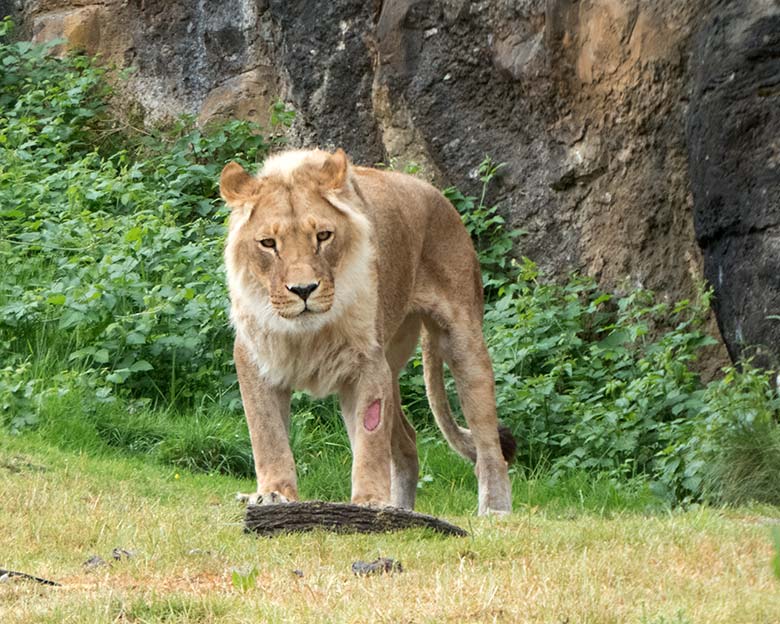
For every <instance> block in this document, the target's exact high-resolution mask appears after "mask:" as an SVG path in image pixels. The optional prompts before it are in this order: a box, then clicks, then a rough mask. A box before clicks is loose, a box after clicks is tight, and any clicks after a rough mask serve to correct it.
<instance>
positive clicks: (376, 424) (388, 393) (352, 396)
mask: <svg viewBox="0 0 780 624" xmlns="http://www.w3.org/2000/svg"><path fill="white" fill-rule="evenodd" d="M340 394H341V406H342V412H343V414H342V415H343V417H344V422H345V424H346V426H347V431H348V432H349V439H350V443H351V446H352V502H353V503H355V504H357V505H383V506H384V505H390V504H391V498H390V462H391V457H392V452H391V436H392V429H393V415H394V412H393V410H394V409H396V407H395V405H394V396H393V387H392V377H391V374H390V369H389V367H388V366H387V362H385V361H384V358H382V359H381V361H379V362H377V363H372V364H369V365H368V366H366V367H365V368H364V369H363V371H362V373H361V376H360V378H359V379H358V380H357V381H355V382H352V383H349V384H347V385H345V386H344V387H343V388H342V389H341V393H340Z"/></svg>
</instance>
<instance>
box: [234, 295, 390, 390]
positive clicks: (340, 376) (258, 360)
mask: <svg viewBox="0 0 780 624" xmlns="http://www.w3.org/2000/svg"><path fill="white" fill-rule="evenodd" d="M364 303H365V302H364ZM350 312H351V313H348V314H344V315H342V316H340V317H339V318H337V319H335V320H333V321H331V322H329V323H326V324H324V325H322V326H320V327H317V326H314V327H313V328H310V329H308V328H307V329H304V330H301V331H295V332H289V331H283V330H281V331H280V329H281V328H280V327H279V326H278V323H268V322H266V321H267V318H263V317H264V315H263V314H258V313H257V309H255V310H253V309H252V308H251V307H244V306H235V305H234V307H233V322H234V323H235V326H236V330H237V334H238V337H239V338H240V339H241V340H242V341H243V342H244V344H245V345H246V346H247V347H248V349H249V352H250V353H251V354H252V358H253V360H254V362H255V364H256V365H257V367H258V372H259V373H260V375H261V376H262V377H263V378H264V379H265V380H266V381H267V382H268V383H270V384H271V385H273V386H276V387H280V388H288V389H291V390H305V391H306V392H309V393H310V394H312V395H314V396H317V397H322V396H326V395H328V394H332V393H334V392H337V391H338V389H339V388H340V387H341V385H342V384H343V383H344V382H345V381H348V380H350V379H354V378H356V377H357V375H358V374H359V372H360V369H361V366H362V365H364V364H365V362H366V358H368V357H370V354H371V352H375V350H376V348H377V345H378V342H377V339H376V329H375V328H376V325H375V321H374V315H373V313H372V311H371V309H370V307H369V308H368V309H367V308H366V307H363V306H361V307H360V309H358V310H353V311H350Z"/></svg>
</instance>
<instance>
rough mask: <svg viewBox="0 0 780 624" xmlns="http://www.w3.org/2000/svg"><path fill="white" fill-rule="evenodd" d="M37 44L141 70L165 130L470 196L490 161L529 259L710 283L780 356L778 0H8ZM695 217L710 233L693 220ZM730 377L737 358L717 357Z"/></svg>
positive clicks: (749, 338)
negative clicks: (389, 167) (400, 176)
mask: <svg viewBox="0 0 780 624" xmlns="http://www.w3.org/2000/svg"><path fill="white" fill-rule="evenodd" d="M0 11H1V12H5V13H8V14H13V15H15V16H16V18H17V20H18V21H20V22H21V23H22V24H23V25H24V28H25V29H26V32H27V33H28V34H29V36H31V37H33V38H35V39H37V40H47V39H51V38H55V37H60V36H62V37H65V38H66V39H67V40H68V43H67V44H66V45H67V46H70V47H80V48H83V49H86V50H87V51H88V52H91V53H101V54H102V55H103V57H104V58H105V59H106V60H107V61H109V62H115V63H117V64H119V65H120V66H133V67H135V68H136V71H135V73H134V74H133V75H132V77H131V78H130V81H129V82H128V83H127V86H126V91H127V93H128V96H129V98H130V99H132V100H134V101H135V102H137V106H138V107H139V108H140V110H141V112H142V114H143V115H144V117H145V119H146V120H147V121H148V122H153V121H155V120H159V119H160V118H164V117H168V116H171V115H176V114H179V113H182V112H188V113H192V114H195V115H198V116H199V117H200V119H201V120H203V121H205V120H207V119H210V118H214V117H243V118H248V119H253V120H255V121H259V122H260V123H265V122H266V121H267V119H268V111H269V108H270V105H271V104H272V103H273V102H274V101H276V100H278V99H280V100H282V101H284V102H286V103H287V104H288V105H289V106H291V107H292V108H294V109H295V110H296V111H297V113H298V114H297V116H296V120H295V123H294V126H293V128H292V136H291V139H290V140H291V142H292V143H293V144H301V145H322V146H325V147H333V146H337V145H338V146H343V147H344V148H345V149H346V150H347V151H348V152H349V153H350V154H351V155H352V157H353V158H354V159H355V160H356V161H358V162H361V163H368V164H372V163H375V162H379V161H383V162H389V161H393V162H396V163H397V165H398V166H403V165H404V164H406V163H409V162H415V163H417V164H418V165H420V166H421V167H422V169H423V171H424V172H425V174H427V175H428V176H430V177H431V178H432V179H434V180H435V181H437V182H438V183H440V184H445V183H452V184H457V185H458V186H460V187H461V188H463V189H465V190H469V191H475V190H476V187H477V181H476V179H475V178H476V175H475V167H476V165H477V164H478V163H479V162H480V161H481V160H482V158H483V156H484V155H485V154H489V155H491V156H492V157H493V158H494V159H495V160H497V161H502V162H505V163H507V165H506V167H505V168H504V169H503V170H502V175H501V177H500V179H499V180H498V184H497V186H496V188H495V189H494V196H493V199H494V200H496V201H500V202H501V205H502V206H503V209H504V210H505V212H506V215H507V217H508V220H509V222H510V223H511V225H512V226H514V227H519V228H522V229H524V230H525V231H527V232H528V234H527V235H526V236H525V237H524V238H523V239H522V240H521V241H520V243H519V249H518V253H521V254H524V255H528V256H530V257H531V258H532V259H534V260H535V261H536V262H538V263H539V264H540V265H541V266H542V267H544V268H546V269H548V270H550V271H552V272H554V273H556V274H561V273H564V272H565V271H567V270H569V269H571V268H579V269H582V270H584V271H586V272H588V273H590V274H591V275H594V276H596V277H597V278H598V279H599V280H600V281H601V282H602V283H603V284H605V285H607V286H611V287H615V288H630V287H632V286H634V285H643V286H647V287H650V288H653V289H655V290H657V291H660V292H661V293H663V294H665V295H667V296H669V297H671V298H680V297H686V296H690V295H692V293H693V292H694V291H695V289H696V284H697V282H698V281H700V280H701V279H702V276H706V277H707V279H709V281H710V282H711V283H712V284H713V286H714V288H715V289H716V294H717V299H716V304H715V309H716V311H717V313H718V322H719V325H720V327H721V329H722V330H723V336H724V339H725V341H726V344H727V345H728V346H729V350H730V353H731V355H732V356H737V355H739V354H740V353H742V352H743V349H744V348H745V347H746V346H747V345H755V344H764V345H765V348H764V349H763V351H762V353H763V354H764V357H765V360H764V361H765V363H768V364H777V362H778V359H777V358H778V354H780V333H779V332H780V329H778V328H780V321H777V320H774V319H772V318H768V317H771V316H773V315H777V314H780V277H778V275H779V274H780V271H779V270H778V269H780V261H778V257H780V256H779V255H778V253H777V251H778V246H779V245H780V243H779V242H778V231H779V228H780V199H778V197H779V196H780V193H779V192H778V191H780V188H779V187H778V169H777V166H778V162H780V133H779V132H780V117H779V115H780V113H779V112H778V111H780V101H779V100H780V89H779V88H778V85H779V84H780V77H779V76H780V51H779V50H780V47H779V44H778V41H779V40H778V33H780V21H779V20H780V17H779V15H780V2H778V1H776V0H745V1H744V2H738V3H737V2H718V1H717V0H689V1H687V2H680V1H679V0H657V1H655V2H641V1H640V0H579V1H577V0H515V1H513V2H510V1H500V2H487V1H483V2H473V1H466V0H385V1H384V2H381V1H379V0H375V1H373V2H366V1H359V0H334V1H332V2H311V1H308V2H307V1H305V0H287V1H282V0H224V1H222V2H216V1H207V0H197V1H195V2H185V1H183V0H168V1H164V0H92V1H90V0H16V1H8V0H0ZM694 216H695V219H694ZM713 357H714V358H715V359H716V360H717V361H718V363H722V359H720V358H722V357H723V356H722V355H720V356H719V355H717V354H716V355H714V356H713Z"/></svg>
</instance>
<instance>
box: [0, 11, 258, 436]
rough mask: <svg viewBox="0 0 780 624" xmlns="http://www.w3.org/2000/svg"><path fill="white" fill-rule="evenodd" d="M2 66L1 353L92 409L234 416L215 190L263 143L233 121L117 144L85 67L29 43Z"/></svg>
mask: <svg viewBox="0 0 780 624" xmlns="http://www.w3.org/2000/svg"><path fill="white" fill-rule="evenodd" d="M8 24H9V22H4V23H3V27H2V32H1V33H0V34H2V35H5V36H7V35H8V31H9V28H10V27H9V25H8ZM0 58H2V59H3V71H2V74H0V110H1V111H2V113H0V165H2V166H1V167H0V228H1V229H0V235H1V236H0V255H2V257H3V260H4V265H5V267H6V270H5V272H4V274H3V277H2V281H0V331H2V336H3V340H4V344H5V345H6V348H8V349H9V350H10V351H12V352H15V353H16V354H17V355H22V356H23V358H24V357H26V358H28V359H32V360H39V359H40V358H42V357H43V356H44V354H42V353H40V352H37V350H38V349H42V350H45V351H46V357H47V358H48V359H49V360H50V361H51V363H52V366H53V367H54V368H55V369H57V368H59V369H62V368H63V367H66V368H72V369H75V370H79V371H81V372H83V373H84V374H83V375H82V377H81V381H82V382H84V383H88V384H90V385H91V386H92V387H93V388H94V390H95V391H96V393H97V395H98V396H99V397H100V398H103V399H107V398H109V397H110V396H111V395H112V394H113V389H114V388H115V387H117V386H122V387H123V388H125V389H126V390H127V392H129V393H130V394H131V395H133V396H135V397H146V398H148V399H150V400H154V401H158V402H163V403H166V404H180V405H187V404H191V403H192V402H193V401H195V400H197V399H198V398H199V397H201V396H203V395H204V394H207V393H212V392H215V393H217V394H218V395H222V396H223V398H224V400H225V401H226V402H230V401H232V402H233V403H236V402H237V391H236V385H235V380H234V375H233V372H232V367H231V365H230V360H231V351H230V343H231V330H230V328H229V324H228V320H227V314H226V307H227V297H226V291H225V286H224V278H223V274H222V269H221V264H222V262H221V247H222V244H221V241H222V237H223V235H224V219H225V217H226V209H225V208H224V206H223V205H222V202H221V201H219V199H218V188H217V181H218V178H219V171H220V170H221V168H222V166H224V164H225V163H226V162H227V161H228V160H239V161H241V162H243V163H244V164H245V165H247V166H252V165H255V164H256V162H257V161H259V160H261V159H262V158H263V157H264V155H265V154H266V153H267V151H268V149H269V147H270V146H269V144H268V143H267V142H266V141H265V140H264V139H263V137H262V136H261V135H260V134H259V132H258V128H256V127H255V126H253V125H252V124H249V123H245V122H231V123H227V124H224V125H222V126H219V127H215V128H212V129H210V130H208V131H206V130H202V129H199V128H197V127H195V125H194V123H193V120H192V119H182V120H181V121H180V122H179V123H178V124H177V125H175V126H174V127H173V128H172V129H167V130H166V131H165V132H163V131H152V132H149V133H147V132H136V133H132V132H131V133H130V135H128V134H127V129H126V128H124V126H122V125H121V124H119V123H118V122H116V121H114V120H112V119H111V118H110V117H108V116H107V115H106V114H105V110H106V104H105V102H106V98H107V97H108V96H109V91H108V89H107V87H105V86H104V85H105V83H104V81H103V75H102V71H101V70H99V69H97V68H95V67H94V66H92V64H91V63H90V61H89V60H88V59H86V58H83V57H68V58H65V59H58V58H54V57H51V56H47V55H46V50H45V48H43V47H39V46H33V45H31V44H30V43H28V42H17V43H8V42H2V43H0ZM120 130H123V131H124V132H125V134H124V135H123V137H124V139H123V141H118V140H117V139H116V135H117V133H119V131H120ZM105 137H110V140H104V138H105ZM118 143H119V144H121V147H117V144H118ZM52 372H58V371H57V370H54V371H43V376H44V377H46V376H47V374H48V373H52ZM223 388H228V389H230V390H229V391H228V392H227V393H226V392H225V391H223ZM13 394H14V396H17V397H18V395H19V390H18V389H15V390H14V391H13ZM18 418H19V417H18V416H15V419H16V420H17V421H18Z"/></svg>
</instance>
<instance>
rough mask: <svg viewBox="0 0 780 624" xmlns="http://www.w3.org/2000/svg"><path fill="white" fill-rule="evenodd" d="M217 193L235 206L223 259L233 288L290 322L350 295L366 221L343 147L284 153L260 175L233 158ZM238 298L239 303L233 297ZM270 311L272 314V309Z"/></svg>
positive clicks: (308, 321) (307, 319) (322, 312)
mask: <svg viewBox="0 0 780 624" xmlns="http://www.w3.org/2000/svg"><path fill="white" fill-rule="evenodd" d="M220 193H221V195H222V197H223V199H224V200H225V202H226V203H227V204H228V205H229V206H230V207H231V208H232V212H231V215H230V224H229V235H228V242H227V246H226V249H225V259H226V265H227V270H228V280H229V282H230V285H231V293H232V295H233V296H234V297H235V295H236V294H237V291H238V290H241V291H247V290H250V291H253V293H255V296H254V297H253V299H255V300H256V299H257V298H258V297H259V298H260V299H261V301H253V304H254V305H266V307H267V304H270V308H269V309H268V310H267V312H269V313H270V316H273V315H275V316H276V317H279V318H281V319H285V320H286V321H288V322H290V323H292V325H296V324H298V325H301V326H305V325H318V324H319V323H316V322H314V323H312V321H313V320H314V318H315V317H320V318H323V317H325V316H327V313H328V312H330V311H331V310H332V309H333V308H334V306H337V305H338V303H339V298H340V295H341V299H344V297H345V296H346V295H347V293H346V292H343V293H342V292H340V291H347V290H348V289H349V288H350V285H349V284H348V283H345V284H339V283H338V282H339V277H340V276H341V275H342V274H343V273H344V272H345V270H346V269H347V268H348V267H349V266H350V264H354V262H357V261H362V262H363V263H364V264H365V263H366V260H367V258H365V257H363V258H358V256H361V255H362V256H364V255H365V251H366V248H367V243H368V221H367V220H366V217H365V216H364V214H363V213H362V211H361V210H360V208H359V207H360V206H361V203H360V198H359V195H358V194H357V193H356V191H355V189H354V187H353V184H352V182H351V179H350V171H349V163H348V162H347V157H346V155H345V154H344V152H343V151H342V150H338V151H337V152H336V153H335V154H332V155H331V154H328V153H327V152H321V151H315V152H296V151H293V152H285V153H282V154H280V155H278V156H275V157H272V158H270V159H269V160H268V161H267V162H266V165H265V166H264V167H263V169H262V171H261V172H260V173H259V174H258V176H257V177H252V176H250V175H249V174H248V173H247V172H246V171H245V170H244V169H243V168H242V167H241V166H240V165H238V164H236V163H230V164H228V165H227V166H226V167H225V168H224V169H223V171H222V176H221V178H220ZM234 303H235V302H234ZM267 316H268V314H267Z"/></svg>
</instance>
